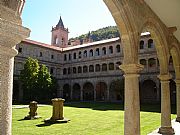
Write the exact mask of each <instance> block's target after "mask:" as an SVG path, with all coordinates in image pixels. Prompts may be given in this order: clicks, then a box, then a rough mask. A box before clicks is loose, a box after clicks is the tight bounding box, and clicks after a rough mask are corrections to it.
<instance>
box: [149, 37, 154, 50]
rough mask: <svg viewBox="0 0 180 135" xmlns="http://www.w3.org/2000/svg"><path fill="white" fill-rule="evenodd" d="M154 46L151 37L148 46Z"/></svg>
mask: <svg viewBox="0 0 180 135" xmlns="http://www.w3.org/2000/svg"><path fill="white" fill-rule="evenodd" d="M153 47H154V43H153V40H152V39H149V40H148V48H153Z"/></svg>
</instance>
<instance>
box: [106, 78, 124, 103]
mask: <svg viewBox="0 0 180 135" xmlns="http://www.w3.org/2000/svg"><path fill="white" fill-rule="evenodd" d="M109 100H110V101H111V102H116V101H122V102H123V101H124V79H117V80H113V81H112V82H111V84H110V88H109Z"/></svg>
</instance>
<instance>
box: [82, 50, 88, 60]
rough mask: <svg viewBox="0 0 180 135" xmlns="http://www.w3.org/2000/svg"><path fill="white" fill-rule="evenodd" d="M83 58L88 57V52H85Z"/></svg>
mask: <svg viewBox="0 0 180 135" xmlns="http://www.w3.org/2000/svg"><path fill="white" fill-rule="evenodd" d="M83 56H84V58H86V57H87V51H86V50H85V51H84V55H83Z"/></svg>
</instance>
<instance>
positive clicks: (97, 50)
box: [96, 48, 100, 56]
mask: <svg viewBox="0 0 180 135" xmlns="http://www.w3.org/2000/svg"><path fill="white" fill-rule="evenodd" d="M99 55H100V52H99V48H96V56H99Z"/></svg>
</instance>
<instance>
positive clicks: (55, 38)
mask: <svg viewBox="0 0 180 135" xmlns="http://www.w3.org/2000/svg"><path fill="white" fill-rule="evenodd" d="M53 44H55V45H57V44H58V38H57V36H55V37H54V42H53Z"/></svg>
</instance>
